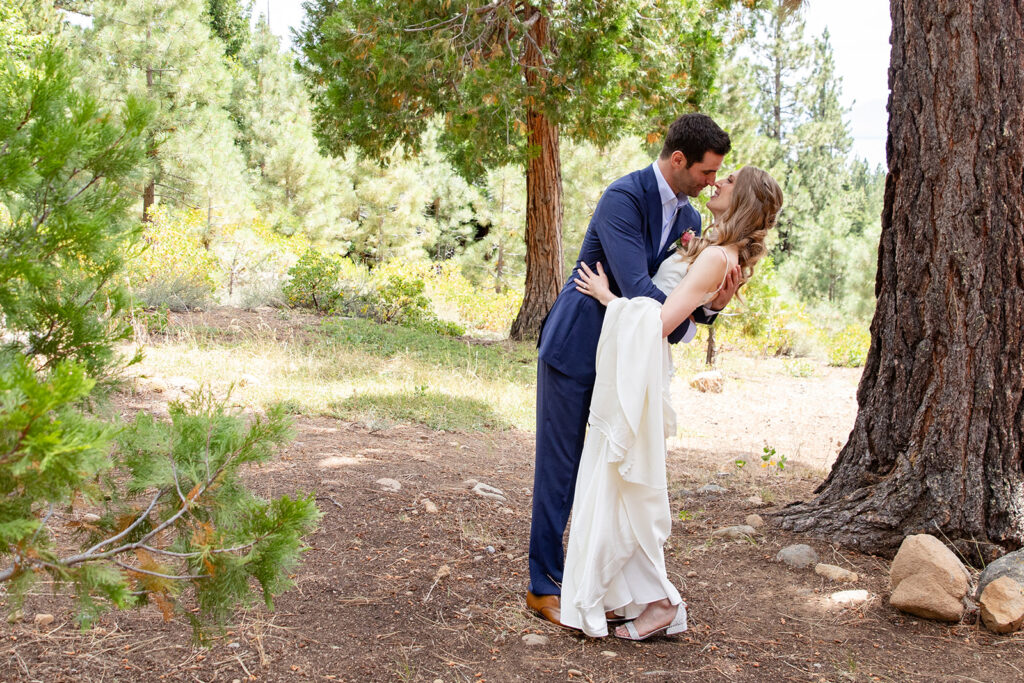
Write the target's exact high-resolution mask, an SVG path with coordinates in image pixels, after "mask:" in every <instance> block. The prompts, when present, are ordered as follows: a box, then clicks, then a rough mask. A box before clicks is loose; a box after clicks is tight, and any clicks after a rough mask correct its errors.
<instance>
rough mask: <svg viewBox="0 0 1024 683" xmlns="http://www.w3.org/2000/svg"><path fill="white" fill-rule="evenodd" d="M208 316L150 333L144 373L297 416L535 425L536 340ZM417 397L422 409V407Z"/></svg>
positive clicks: (272, 317) (352, 322)
mask: <svg viewBox="0 0 1024 683" xmlns="http://www.w3.org/2000/svg"><path fill="white" fill-rule="evenodd" d="M208 320H209V318H208V317H204V316H201V315H196V316H177V317H176V318H174V319H173V320H172V321H171V322H170V323H169V324H168V325H167V327H166V329H165V330H163V334H161V335H160V336H159V337H151V340H153V341H152V343H150V344H149V345H148V346H147V347H146V348H145V358H144V360H143V361H142V364H141V367H140V368H139V369H140V371H141V374H144V375H147V376H150V377H171V376H186V377H191V378H193V379H195V380H196V381H198V382H202V383H204V384H206V385H208V386H210V387H211V388H212V389H213V390H214V391H216V392H226V390H227V387H228V386H230V385H231V384H234V385H235V386H234V389H233V391H232V393H231V397H232V401H233V402H237V403H239V404H242V405H249V406H254V407H255V406H261V407H266V406H269V405H271V404H273V403H278V402H284V403H285V404H286V405H287V406H288V412H289V413H294V414H307V415H315V414H337V415H338V416H339V417H341V416H343V415H344V416H345V419H350V418H355V419H363V420H364V421H366V422H372V423H382V424H383V423H386V422H388V421H389V420H402V421H412V422H419V423H422V424H427V425H429V426H432V427H435V428H436V429H473V430H476V429H481V428H483V429H504V428H508V427H517V428H520V429H532V428H533V425H534V402H535V391H536V390H535V383H536V358H537V356H536V353H537V351H536V348H535V346H534V345H533V344H531V343H516V342H508V341H503V342H481V341H477V340H471V339H466V338H457V337H448V336H444V335H439V334H437V333H435V332H430V331H423V330H417V329H410V328H404V327H399V326H394V325H381V324H379V323H375V322H373V321H370V320H363V319H339V318H327V319H323V318H318V317H311V316H309V315H308V314H299V313H295V312H291V311H279V312H274V313H271V314H269V315H265V316H263V318H262V320H263V322H262V323H260V324H259V325H255V326H253V325H251V324H249V325H245V326H243V327H241V328H240V327H238V326H235V325H234V324H231V325H229V321H231V319H230V318H228V319H224V318H222V322H219V323H214V324H213V325H210V324H209V323H208ZM232 322H233V321H232ZM249 322H250V323H251V321H249ZM243 376H247V381H244V382H243V381H241V378H242V377H243ZM427 388H429V392H428V391H426V389H427ZM357 397H358V398H357ZM350 398H351V399H352V401H351V402H347V401H348V400H349V399H350ZM419 403H422V404H423V410H422V411H417V410H414V409H415V408H416V407H417V404H419ZM424 411H429V412H424ZM360 414H362V415H363V416H364V417H359V415H360Z"/></svg>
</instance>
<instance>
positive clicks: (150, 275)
mask: <svg viewBox="0 0 1024 683" xmlns="http://www.w3.org/2000/svg"><path fill="white" fill-rule="evenodd" d="M205 231H206V213H205V212H203V211H200V210H198V209H194V210H191V211H172V210H170V209H168V208H167V207H166V206H158V207H155V208H153V209H152V210H151V211H150V222H149V223H146V224H145V228H144V231H143V233H142V238H143V248H142V249H141V250H140V251H139V252H138V253H137V254H136V256H135V258H134V259H132V262H131V263H130V265H129V269H128V278H129V281H130V282H131V285H132V290H133V291H134V293H135V297H136V298H137V299H138V301H139V302H140V303H141V304H142V305H143V306H144V307H145V308H159V307H160V306H166V307H167V308H169V309H170V310H172V311H186V310H194V309H201V308H204V307H206V305H207V304H208V303H209V301H210V298H211V297H212V296H213V293H214V291H215V290H216V287H217V284H216V276H217V272H218V267H217V257H216V256H215V255H214V254H213V253H212V252H210V251H209V250H207V248H206V244H205V243H204V240H208V239H209V235H207V234H206V232H205Z"/></svg>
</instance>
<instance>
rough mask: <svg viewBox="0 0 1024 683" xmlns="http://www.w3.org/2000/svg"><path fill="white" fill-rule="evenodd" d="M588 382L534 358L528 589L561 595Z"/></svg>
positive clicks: (584, 429)
mask: <svg viewBox="0 0 1024 683" xmlns="http://www.w3.org/2000/svg"><path fill="white" fill-rule="evenodd" d="M593 393H594V385H593V383H592V382H581V381H579V380H577V379H574V378H572V377H570V376H568V375H566V374H563V373H562V372H559V371H558V370H556V369H555V368H553V367H551V366H550V365H548V364H547V363H545V362H544V361H543V360H540V359H538V360H537V438H536V444H537V445H536V456H535V458H536V459H535V465H534V474H533V519H532V521H531V524H530V587H529V590H530V592H532V593H533V594H534V595H560V594H561V592H562V588H561V584H562V571H563V569H564V567H565V551H564V548H563V536H564V534H565V527H566V524H567V523H568V521H569V513H570V512H571V511H572V501H573V496H574V495H575V493H576V474H577V472H578V471H579V467H580V456H581V455H582V453H583V441H584V438H585V437H586V433H587V418H588V417H589V415H590V398H591V396H592V395H593Z"/></svg>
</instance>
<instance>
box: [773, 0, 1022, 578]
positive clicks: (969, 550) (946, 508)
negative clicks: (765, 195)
mask: <svg viewBox="0 0 1024 683" xmlns="http://www.w3.org/2000/svg"><path fill="white" fill-rule="evenodd" d="M892 19H893V32H892V40H891V43H892V46H893V47H892V59H891V66H890V68H889V85H890V88H891V94H890V97H889V112H890V119H889V134H888V140H887V145H886V152H887V157H888V162H889V169H890V171H889V175H888V177H887V179H886V186H885V203H884V209H883V214H882V235H881V244H880V245H879V253H878V274H877V279H876V285H875V292H876V296H877V299H878V304H877V309H876V311H875V316H874V320H873V321H872V323H871V348H870V351H869V353H868V358H867V362H866V365H865V368H864V375H863V377H862V378H861V383H860V386H859V388H858V391H857V402H858V407H859V409H858V414H857V419H856V422H855V424H854V427H853V431H852V432H851V434H850V438H849V441H848V442H847V443H846V446H845V447H844V448H843V449H842V451H841V452H840V454H839V457H838V459H837V461H836V463H835V466H834V467H833V469H832V472H831V473H830V474H829V476H828V478H827V479H826V480H825V482H824V484H822V485H821V487H819V488H818V490H817V491H816V493H818V494H819V495H818V497H817V498H816V499H815V500H813V501H810V502H804V503H798V504H795V505H792V506H790V507H788V508H786V509H785V510H783V511H782V512H781V513H780V514H779V515H778V519H779V520H780V521H781V524H782V526H783V527H784V528H787V529H792V530H795V531H806V532H810V533H813V534H815V535H819V536H826V537H828V538H829V539H831V540H833V541H835V542H838V543H841V544H843V545H846V546H852V547H854V548H858V549H860V550H862V551H866V552H872V553H878V554H884V555H892V554H893V553H894V552H895V550H896V549H897V548H898V546H899V544H900V542H901V541H902V540H903V538H904V537H905V536H906V535H908V534H913V533H932V534H935V535H937V536H940V537H944V538H945V539H946V540H948V541H949V542H951V543H952V544H953V545H955V546H957V547H958V548H959V549H960V550H961V551H962V552H964V553H965V554H967V555H970V556H973V557H979V556H980V557H982V558H991V557H993V556H996V555H998V554H1000V553H1001V552H1002V551H1003V550H1004V549H1011V548H1018V547H1020V546H1021V545H1022V542H1024V473H1022V461H1021V448H1022V444H1024V396H1022V395H1024V354H1022V350H1021V349H1022V343H1024V339H1022V336H1024V335H1022V330H1024V135H1022V134H1021V133H1022V131H1024V69H1022V68H1021V65H1022V64H1024V2H1022V0H977V1H976V2H970V3H965V2H959V1H957V0H892Z"/></svg>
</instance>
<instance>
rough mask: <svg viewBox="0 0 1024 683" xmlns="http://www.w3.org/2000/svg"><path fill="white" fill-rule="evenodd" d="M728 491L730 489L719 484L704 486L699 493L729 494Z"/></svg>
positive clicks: (698, 490)
mask: <svg viewBox="0 0 1024 683" xmlns="http://www.w3.org/2000/svg"><path fill="white" fill-rule="evenodd" d="M728 491H729V489H727V488H725V487H724V486H719V485H718V484H704V486H701V487H700V488H699V489H697V493H727V492H728Z"/></svg>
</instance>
